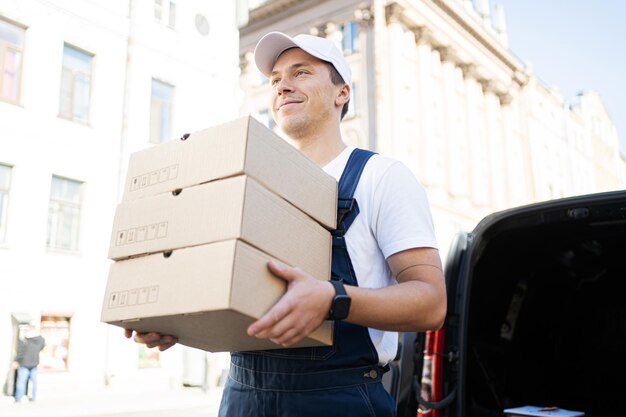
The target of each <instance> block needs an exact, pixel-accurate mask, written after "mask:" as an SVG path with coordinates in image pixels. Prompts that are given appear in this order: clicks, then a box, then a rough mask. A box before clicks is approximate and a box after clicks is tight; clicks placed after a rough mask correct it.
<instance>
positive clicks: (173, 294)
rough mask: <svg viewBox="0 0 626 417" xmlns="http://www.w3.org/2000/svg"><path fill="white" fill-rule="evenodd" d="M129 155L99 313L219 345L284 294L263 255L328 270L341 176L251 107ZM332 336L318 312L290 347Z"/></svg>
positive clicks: (244, 339) (228, 343) (239, 338)
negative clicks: (317, 319) (250, 112)
mask: <svg viewBox="0 0 626 417" xmlns="http://www.w3.org/2000/svg"><path fill="white" fill-rule="evenodd" d="M181 139H184V140H178V141H172V142H169V143H166V144H163V145H159V146H155V147H152V148H150V149H146V150H143V151H140V152H137V153H135V154H133V155H132V156H131V159H130V163H129V168H128V175H127V181H126V185H125V190H124V196H123V199H122V202H121V204H120V205H119V206H118V208H117V211H116V214H115V220H114V225H113V232H112V236H111V242H110V249H109V258H111V259H113V260H114V261H115V262H114V263H113V264H112V265H111V269H110V272H109V279H108V283H107V288H106V293H105V298H104V303H103V308H102V321H104V322H106V323H110V324H114V325H117V326H121V327H124V328H129V329H133V330H137V331H140V332H146V331H156V332H160V333H162V334H171V335H174V336H177V337H178V339H179V343H182V344H185V345H188V346H193V347H197V348H200V349H204V350H208V351H212V352H218V351H236V350H257V349H272V348H277V347H279V346H277V345H275V344H273V343H272V342H269V341H268V340H264V339H256V338H253V337H249V336H248V335H247V334H246V328H247V327H248V326H249V325H250V324H251V323H252V322H253V321H254V320H256V319H258V318H259V317H261V316H262V315H263V314H264V313H265V312H266V311H267V310H268V309H269V308H270V307H271V306H272V305H273V304H274V303H275V302H276V301H277V300H278V299H279V298H280V296H281V295H282V294H283V293H284V292H285V290H286V283H285V282H284V281H283V280H282V279H280V278H277V277H275V276H274V275H272V274H271V273H270V272H269V270H268V269H267V262H268V261H269V260H270V259H276V260H279V261H281V262H284V263H286V264H289V265H295V266H298V267H300V268H302V269H303V270H304V271H306V272H308V273H309V274H311V275H312V276H313V277H315V278H317V279H320V280H328V279H329V278H330V265H331V237H330V233H329V231H328V230H329V229H333V228H334V227H335V221H336V196H337V183H336V181H335V180H334V178H332V177H330V176H329V175H327V174H326V173H324V172H323V171H322V170H321V169H320V168H319V167H317V166H316V165H315V164H314V163H313V162H311V161H310V160H309V159H307V158H306V157H305V156H304V155H302V154H301V153H300V152H298V151H297V150H295V149H294V148H293V147H291V146H290V145H289V144H287V143H286V142H284V141H283V140H282V139H281V138H279V137H278V136H276V135H275V134H274V133H273V132H272V131H271V130H269V129H267V128H266V127H265V126H263V125H262V124H260V123H259V122H257V121H256V120H254V119H253V118H251V117H245V118H241V119H238V120H235V121H232V122H230V123H226V124H224V125H220V126H216V127H213V128H209V129H206V130H203V131H200V132H197V133H194V134H191V135H189V136H185V137H183V138H181ZM331 343H332V325H331V323H329V322H325V323H324V325H322V327H320V328H319V329H318V330H317V331H316V332H314V333H313V334H311V335H310V336H309V337H307V338H306V339H304V340H303V341H302V342H300V343H299V344H298V345H296V346H294V347H304V346H323V345H329V344H331Z"/></svg>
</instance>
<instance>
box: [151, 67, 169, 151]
mask: <svg viewBox="0 0 626 417" xmlns="http://www.w3.org/2000/svg"><path fill="white" fill-rule="evenodd" d="M173 97H174V86H172V85H169V84H166V83H164V82H161V81H159V80H155V79H154V78H153V79H152V96H151V99H150V143H154V144H159V143H164V142H166V141H167V140H169V139H170V137H171V134H172V105H173Z"/></svg>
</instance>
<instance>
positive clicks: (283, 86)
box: [276, 79, 293, 94]
mask: <svg viewBox="0 0 626 417" xmlns="http://www.w3.org/2000/svg"><path fill="white" fill-rule="evenodd" d="M276 90H277V91H278V94H282V93H285V92H290V91H293V87H292V86H291V84H290V83H289V82H288V81H287V80H285V79H281V80H279V81H278V85H277V86H276Z"/></svg>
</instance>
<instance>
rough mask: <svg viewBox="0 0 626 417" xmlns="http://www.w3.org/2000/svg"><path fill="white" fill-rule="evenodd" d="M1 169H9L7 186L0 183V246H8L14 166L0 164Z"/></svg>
mask: <svg viewBox="0 0 626 417" xmlns="http://www.w3.org/2000/svg"><path fill="white" fill-rule="evenodd" d="M0 167H5V168H7V169H8V180H7V184H6V186H5V185H4V184H1V183H0V196H2V198H0V245H4V244H6V236H7V229H8V218H9V200H10V195H11V180H12V177H13V165H9V164H5V163H2V162H0Z"/></svg>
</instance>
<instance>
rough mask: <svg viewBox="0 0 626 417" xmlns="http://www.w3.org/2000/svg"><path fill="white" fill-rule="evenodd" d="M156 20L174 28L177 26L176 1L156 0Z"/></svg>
mask: <svg viewBox="0 0 626 417" xmlns="http://www.w3.org/2000/svg"><path fill="white" fill-rule="evenodd" d="M154 20H156V21H157V22H158V23H161V24H163V25H166V26H169V27H170V28H172V29H174V28H176V2H175V1H174V0H154Z"/></svg>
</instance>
